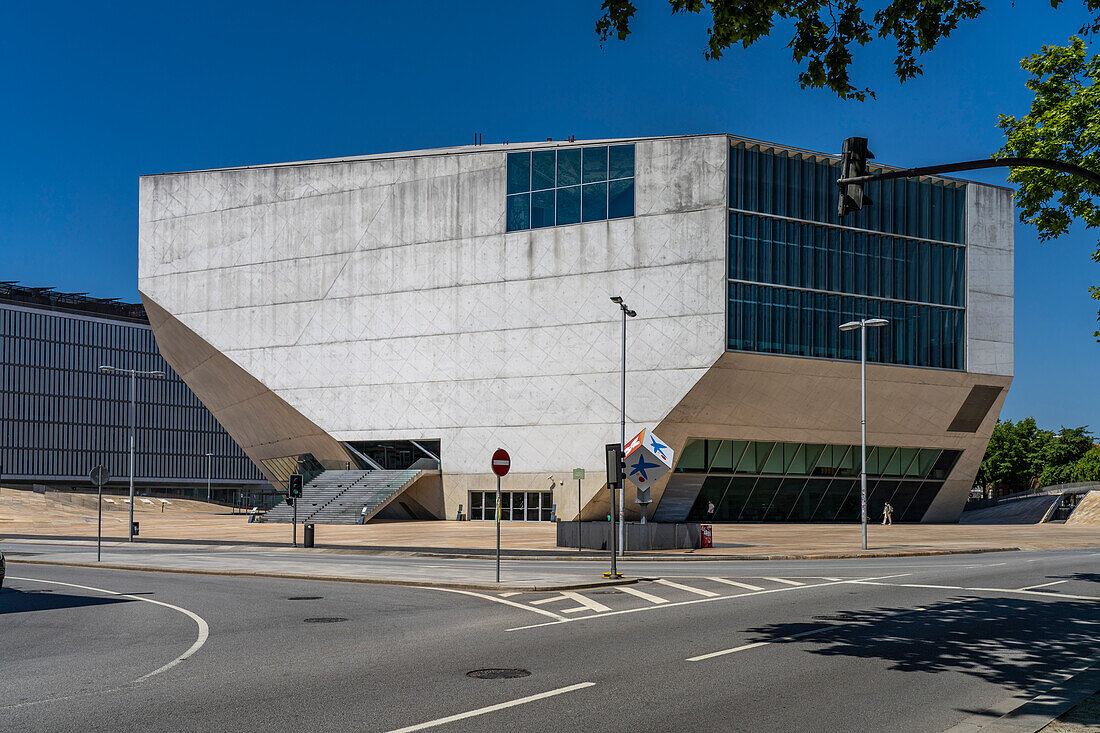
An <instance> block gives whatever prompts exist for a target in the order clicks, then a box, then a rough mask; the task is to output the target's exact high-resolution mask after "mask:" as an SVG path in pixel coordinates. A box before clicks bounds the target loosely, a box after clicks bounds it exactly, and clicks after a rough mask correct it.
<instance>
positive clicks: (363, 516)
mask: <svg viewBox="0 0 1100 733" xmlns="http://www.w3.org/2000/svg"><path fill="white" fill-rule="evenodd" d="M366 523H367V508H366V507H363V511H361V512H359V524H366Z"/></svg>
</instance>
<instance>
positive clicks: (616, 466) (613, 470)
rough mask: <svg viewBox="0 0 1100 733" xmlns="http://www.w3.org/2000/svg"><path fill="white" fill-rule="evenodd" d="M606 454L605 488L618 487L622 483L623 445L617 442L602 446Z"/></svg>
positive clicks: (623, 467)
mask: <svg viewBox="0 0 1100 733" xmlns="http://www.w3.org/2000/svg"><path fill="white" fill-rule="evenodd" d="M604 451H605V453H606V455H607V488H609V489H618V488H620V487H621V486H622V484H623V473H624V469H625V466H624V465H623V461H624V459H623V447H622V446H621V445H619V444H618V443H608V444H607V445H605V446H604Z"/></svg>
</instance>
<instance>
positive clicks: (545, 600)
mask: <svg viewBox="0 0 1100 733" xmlns="http://www.w3.org/2000/svg"><path fill="white" fill-rule="evenodd" d="M568 600H569V599H568V598H566V597H565V596H563V595H556V596H550V597H549V598H540V599H538V600H537V601H531V605H532V606H541V605H542V604H544V603H553V602H555V601H568Z"/></svg>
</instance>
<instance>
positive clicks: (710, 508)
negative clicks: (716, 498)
mask: <svg viewBox="0 0 1100 733" xmlns="http://www.w3.org/2000/svg"><path fill="white" fill-rule="evenodd" d="M713 519H714V502H713V501H711V500H710V499H707V521H711V520H713Z"/></svg>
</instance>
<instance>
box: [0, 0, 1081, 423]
mask: <svg viewBox="0 0 1100 733" xmlns="http://www.w3.org/2000/svg"><path fill="white" fill-rule="evenodd" d="M636 4H637V5H638V6H639V14H638V18H637V22H636V31H635V33H634V35H632V36H631V37H630V39H629V40H628V41H626V42H625V43H619V42H617V41H613V42H610V43H608V44H607V45H606V47H604V48H600V44H599V41H598V39H597V38H596V35H595V32H594V24H595V21H596V18H597V17H598V15H599V5H600V2H599V0H568V1H563V2H556V3H515V2H500V3H495V4H494V3H489V2H486V3H453V2H433V1H431V0H428V1H425V2H416V3H363V2H351V1H350V0H349V1H348V2H332V1H328V0H317V1H315V2H311V3H301V2H293V3H290V2H275V1H269V2H263V3H260V2H246V1H245V0H240V1H235V2H232V3H227V2H224V0H218V1H217V2H210V1H208V0H195V1H193V2H190V3H186V4H174V3H173V4H162V3H148V2H144V3H126V2H119V3H99V4H95V3H86V2H80V3H77V2H53V3H7V4H5V6H4V8H3V10H2V11H0V95H2V96H0V99H2V100H3V102H4V104H3V107H2V110H3V113H2V114H0V173H2V175H0V248H2V251H3V255H4V258H3V262H4V267H3V271H2V272H0V279H4V280H19V281H22V282H23V283H25V284H29V285H53V286H56V287H57V288H58V289H62V290H70V291H77V292H91V293H92V294H93V295H97V296H103V297H121V298H124V299H135V298H136V297H137V290H136V272H137V182H138V176H139V175H140V174H143V173H159V172H164V171H176V170H189V169H196V168H212V167H219V166H230V165H244V164H251V163H273V162H279V161H287V160H301V159H308V158H321V157H331V156H340V155H355V154H363V153H375V152H384V151H391V150H406V149H414V148H431V147H439V146H446V145H459V144H466V143H469V142H470V141H471V140H472V138H473V134H474V132H475V131H476V132H481V133H482V134H483V135H484V140H485V142H492V141H498V140H503V139H508V140H512V141H520V140H540V139H545V138H547V137H553V138H562V137H567V136H569V135H576V136H577V137H578V138H599V137H625V136H640V135H664V134H683V133H705V132H729V133H733V134H737V135H744V136H748V137H753V138H759V139H763V140H770V141H776V142H781V143H785V144H789V145H795V146H800V147H805V148H811V149H816V150H823V151H836V150H837V149H838V148H839V146H840V141H841V140H842V139H843V138H844V137H846V136H848V135H864V136H866V137H869V138H870V139H871V149H872V150H873V151H874V152H875V153H876V154H877V156H878V159H879V160H880V161H882V162H886V163H891V164H896V165H905V166H910V165H924V164H932V163H936V162H944V161H952V160H963V159H970V158H982V157H985V156H987V155H989V154H990V153H991V152H993V151H994V150H996V149H997V148H999V147H1000V145H1001V139H1000V135H999V131H998V130H997V128H996V126H995V122H996V117H997V114H998V113H1012V114H1022V113H1024V112H1026V110H1027V107H1028V104H1029V100H1030V97H1029V94H1028V92H1027V90H1026V89H1025V88H1024V86H1023V81H1024V78H1025V77H1024V74H1023V72H1022V71H1021V70H1020V68H1019V60H1020V58H1021V57H1023V56H1025V55H1027V54H1030V53H1033V52H1035V51H1037V50H1038V49H1039V47H1040V46H1041V45H1042V44H1043V43H1064V42H1065V40H1066V38H1068V37H1069V36H1070V35H1071V34H1072V33H1073V32H1074V31H1075V30H1076V29H1077V28H1079V27H1080V25H1081V23H1082V21H1083V19H1084V17H1085V16H1084V14H1083V12H1082V11H1081V10H1080V9H1079V5H1080V3H1075V2H1074V0H1070V2H1069V3H1067V6H1068V7H1067V8H1064V9H1063V10H1060V11H1054V10H1051V9H1050V8H1049V7H1047V4H1046V3H1043V2H1036V3H1018V4H1017V7H1015V8H1014V7H1010V4H1009V3H1001V2H993V3H988V5H991V6H993V8H992V9H991V10H990V11H988V12H987V13H986V14H985V15H984V16H982V18H981V19H980V20H979V21H978V22H976V23H971V24H969V25H966V26H964V27H963V28H962V29H960V30H958V31H957V32H956V33H955V34H954V35H953V36H952V37H951V38H950V39H948V40H947V41H946V42H944V43H943V44H942V45H941V47H940V48H938V49H937V50H936V51H934V52H933V53H932V54H931V55H930V56H928V57H927V58H926V59H925V61H926V63H925V73H924V76H923V77H920V78H918V79H916V80H915V81H912V82H909V83H907V84H905V85H899V84H898V83H897V82H896V81H895V80H894V79H893V77H892V76H891V68H892V67H891V61H892V58H893V55H892V53H891V48H890V47H889V46H888V45H887V44H883V43H877V44H876V45H872V46H870V47H867V48H865V49H864V50H862V51H859V52H858V53H857V62H856V66H855V68H854V73H855V75H856V82H857V84H858V83H863V84H865V85H869V86H872V87H873V88H875V89H876V90H877V91H878V100H877V101H871V102H865V103H862V104H861V103H857V102H841V101H839V100H837V99H836V97H835V96H833V95H831V94H830V93H828V92H824V91H803V90H801V89H799V87H798V85H797V83H796V82H795V76H796V68H795V66H794V65H793V64H792V63H791V62H790V60H789V51H788V50H787V49H786V48H785V44H786V42H787V40H788V38H789V36H788V35H787V33H786V29H785V28H784V29H780V31H779V32H778V33H777V34H775V35H774V37H773V38H771V39H769V40H767V41H766V42H764V43H762V44H760V45H759V46H758V47H756V48H754V49H752V50H750V51H744V50H740V49H736V50H732V51H730V52H729V53H728V54H727V56H726V57H725V58H724V59H723V60H721V61H717V62H708V61H706V60H704V59H703V57H702V50H703V48H704V45H705V41H706V36H705V29H706V18H705V17H702V16H678V17H675V18H671V17H670V14H669V9H668V4H667V2H663V0H662V1H657V0H639V1H638V2H637V3H636ZM973 177H974V178H975V179H976V180H983V181H987V182H991V183H1004V180H1005V179H1004V174H1003V173H1001V172H998V171H992V172H987V173H983V174H975V175H974V176H973ZM1095 241H1096V239H1095V234H1094V235H1092V236H1090V235H1089V234H1088V233H1086V232H1083V231H1075V232H1073V233H1072V234H1071V235H1070V236H1068V237H1066V238H1064V239H1063V240H1061V241H1058V242H1054V243H1046V244H1040V243H1039V242H1038V241H1037V239H1036V237H1035V233H1034V231H1033V230H1032V229H1031V228H1029V227H1026V226H1023V225H1019V224H1018V225H1017V226H1016V379H1015V382H1014V384H1013V386H1012V390H1011V392H1010V394H1009V397H1008V400H1007V402H1006V404H1005V409H1004V412H1003V415H1004V416H1005V417H1009V418H1013V419H1016V418H1020V417H1024V416H1027V415H1034V416H1035V417H1036V418H1037V419H1038V420H1039V421H1040V423H1041V424H1046V425H1050V426H1057V425H1060V424H1065V425H1082V424H1090V425H1092V426H1093V428H1094V429H1096V430H1098V431H1100V419H1097V415H1098V408H1100V390H1098V389H1097V388H1096V379H1095V376H1096V373H1097V364H1098V360H1100V344H1097V343H1096V342H1095V340H1094V339H1093V338H1092V335H1091V334H1092V332H1093V330H1094V329H1095V328H1096V326H1097V323H1096V310H1097V309H1096V305H1097V303H1096V301H1093V300H1091V299H1090V298H1089V297H1088V290H1087V289H1088V286H1089V285H1090V284H1098V283H1100V265H1097V264H1094V263H1092V262H1091V261H1090V260H1089V253H1090V252H1091V251H1092V250H1093V248H1094V247H1095Z"/></svg>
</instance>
